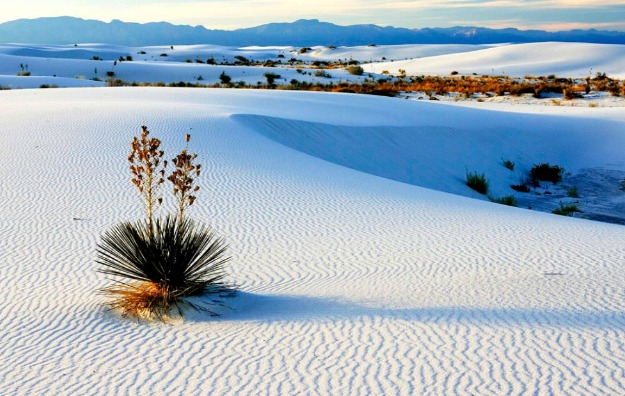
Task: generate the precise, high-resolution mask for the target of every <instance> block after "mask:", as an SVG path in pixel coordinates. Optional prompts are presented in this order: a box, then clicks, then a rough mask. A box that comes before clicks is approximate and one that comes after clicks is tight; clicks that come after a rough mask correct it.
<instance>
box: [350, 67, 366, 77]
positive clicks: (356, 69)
mask: <svg viewBox="0 0 625 396" xmlns="http://www.w3.org/2000/svg"><path fill="white" fill-rule="evenodd" d="M347 71H348V72H349V74H353V75H354V76H362V74H363V73H364V72H365V69H363V68H362V67H361V66H349V67H348V68H347Z"/></svg>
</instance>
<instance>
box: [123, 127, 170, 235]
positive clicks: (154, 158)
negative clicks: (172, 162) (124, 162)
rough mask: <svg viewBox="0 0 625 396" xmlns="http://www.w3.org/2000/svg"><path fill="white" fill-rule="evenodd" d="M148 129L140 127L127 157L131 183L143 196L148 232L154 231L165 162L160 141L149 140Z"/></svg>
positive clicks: (160, 199)
mask: <svg viewBox="0 0 625 396" xmlns="http://www.w3.org/2000/svg"><path fill="white" fill-rule="evenodd" d="M149 134H150V132H149V131H148V127H147V126H145V125H142V126H141V138H137V137H134V138H133V140H132V143H131V147H132V151H131V153H130V155H129V156H128V162H130V172H132V175H133V178H132V183H133V184H134V185H135V186H137V188H138V189H139V192H140V193H141V195H142V196H143V199H144V204H145V211H146V214H147V217H148V226H149V229H150V230H153V229H154V220H153V213H154V209H155V207H156V205H157V204H158V205H160V204H161V203H162V202H163V199H162V198H160V197H157V195H156V194H157V191H158V188H159V186H160V185H161V184H163V182H164V181H165V180H164V177H165V167H166V166H167V161H163V162H161V158H162V157H163V154H164V153H163V151H162V150H159V148H160V146H161V141H160V140H158V139H157V138H150V137H148V135H149Z"/></svg>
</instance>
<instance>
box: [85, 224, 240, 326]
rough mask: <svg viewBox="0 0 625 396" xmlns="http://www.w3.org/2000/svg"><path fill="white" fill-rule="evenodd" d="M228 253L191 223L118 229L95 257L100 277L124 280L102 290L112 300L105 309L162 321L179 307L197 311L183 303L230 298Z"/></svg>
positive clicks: (205, 229) (207, 232) (207, 231)
mask: <svg viewBox="0 0 625 396" xmlns="http://www.w3.org/2000/svg"><path fill="white" fill-rule="evenodd" d="M226 249H227V247H226V245H225V244H224V243H223V241H222V240H221V239H219V238H217V237H216V236H215V234H214V232H213V231H212V230H211V229H210V228H208V227H205V226H197V225H196V224H195V223H193V221H191V220H189V219H182V220H179V219H178V218H177V217H173V216H168V217H166V218H165V219H157V220H156V221H155V222H154V225H153V226H152V227H151V226H150V223H149V222H147V221H138V222H136V223H131V222H126V223H122V224H118V225H117V226H115V227H114V228H113V229H112V230H110V231H108V232H107V233H105V234H104V236H103V237H102V241H101V243H100V244H99V246H98V251H97V253H98V259H97V263H98V264H100V265H101V269H100V270H99V272H101V273H104V274H106V275H110V276H113V277H117V278H123V279H125V280H123V281H117V282H115V284H113V285H112V286H110V287H107V288H105V289H103V291H104V292H105V293H106V294H109V295H111V296H112V297H114V299H113V300H112V301H111V302H110V304H109V306H110V307H111V308H115V309H120V310H121V311H122V314H123V315H126V316H133V317H145V318H152V317H157V318H159V319H163V318H164V317H165V316H167V315H168V314H169V312H170V310H171V309H172V308H174V307H176V308H177V309H178V312H179V313H180V314H182V310H181V308H182V307H183V306H186V305H188V306H191V307H195V306H194V305H193V304H192V303H190V302H189V301H187V300H185V297H189V296H197V295H202V294H206V293H224V292H228V290H229V289H228V286H227V284H225V283H224V278H225V276H226V274H225V272H224V266H225V264H226V263H227V262H228V260H229V257H227V256H226ZM202 309H206V307H202ZM209 312H210V313H211V314H212V315H216V313H214V312H212V311H210V310H209Z"/></svg>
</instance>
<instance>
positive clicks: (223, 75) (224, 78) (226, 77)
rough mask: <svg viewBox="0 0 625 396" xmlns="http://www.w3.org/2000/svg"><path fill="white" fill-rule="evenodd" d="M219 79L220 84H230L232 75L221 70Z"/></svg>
mask: <svg viewBox="0 0 625 396" xmlns="http://www.w3.org/2000/svg"><path fill="white" fill-rule="evenodd" d="M219 81H221V83H222V84H230V81H232V77H230V76H229V75H227V74H226V72H223V71H222V72H221V74H220V75H219Z"/></svg>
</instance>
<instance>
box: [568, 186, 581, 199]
mask: <svg viewBox="0 0 625 396" xmlns="http://www.w3.org/2000/svg"><path fill="white" fill-rule="evenodd" d="M566 196H567V197H571V198H579V192H578V191H577V187H576V186H573V187H571V188H569V189H568V190H567V191H566Z"/></svg>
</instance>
